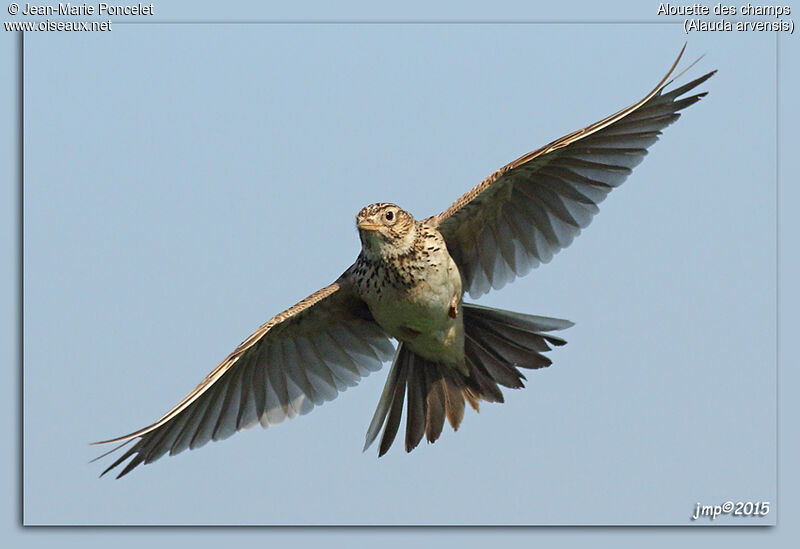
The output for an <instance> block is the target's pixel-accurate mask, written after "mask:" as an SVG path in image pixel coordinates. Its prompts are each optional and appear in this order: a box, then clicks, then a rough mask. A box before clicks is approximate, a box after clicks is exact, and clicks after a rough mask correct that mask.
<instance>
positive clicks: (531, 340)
mask: <svg viewBox="0 0 800 549" xmlns="http://www.w3.org/2000/svg"><path fill="white" fill-rule="evenodd" d="M462 311H463V315H464V332H465V334H464V335H465V341H464V354H465V363H466V367H467V371H468V374H466V375H465V374H463V373H462V372H460V371H458V370H456V369H455V368H452V367H449V366H447V365H444V364H438V363H435V362H431V361H429V360H427V359H425V358H422V357H420V356H419V355H416V354H414V353H413V352H412V351H410V350H409V349H408V348H407V347H406V346H405V345H403V344H402V343H401V344H400V345H399V346H398V348H397V354H396V355H395V360H394V363H393V364H392V368H391V370H390V372H389V376H388V377H387V380H386V386H385V387H384V390H383V394H382V395H381V399H380V401H379V402H378V407H377V409H376V410H375V415H374V416H373V418H372V422H371V423H370V426H369V429H368V430H367V438H366V444H365V445H364V450H366V449H367V448H368V447H369V446H370V445H371V444H372V442H373V441H374V440H375V439H376V438H377V436H378V433H379V432H380V430H381V428H382V427H383V435H382V436H381V442H380V447H379V450H378V455H379V456H382V455H383V454H385V453H386V452H387V451H388V450H389V448H390V447H391V445H392V443H393V442H394V439H395V437H396V436H397V432H398V430H399V427H400V420H401V415H402V409H403V404H404V402H405V403H406V437H405V447H406V451H407V452H410V451H411V450H413V449H414V448H416V447H417V446H418V445H419V443H420V442H421V441H422V436H423V434H424V435H425V437H426V438H427V440H428V442H435V441H436V440H437V439H438V438H439V436H440V435H441V434H442V430H443V429H444V421H445V418H447V421H448V423H450V426H451V427H452V428H453V430H458V427H459V425H460V424H461V421H462V420H463V418H464V409H465V402H466V403H468V404H469V405H470V406H471V407H472V408H473V409H475V410H476V411H477V410H479V403H480V401H481V400H485V401H487V402H503V393H502V391H501V390H500V387H499V385H503V386H505V387H509V388H514V389H516V388H520V387H524V384H523V380H524V379H525V376H524V375H522V373H521V372H520V371H519V370H518V368H528V369H538V368H544V367H547V366H549V365H550V364H551V363H552V361H551V360H550V359H549V358H548V357H546V356H544V355H543V354H542V353H544V352H547V351H550V350H551V349H552V348H553V347H556V346H561V345H564V344H565V343H566V341H565V340H563V339H562V338H560V337H557V336H554V335H551V334H549V333H546V332H550V331H553V330H563V329H565V328H569V327H570V326H572V325H573V324H572V322H569V321H567V320H561V319H557V318H549V317H544V316H534V315H526V314H522V313H514V312H510V311H501V310H499V309H491V308H488V307H480V306H478V305H467V304H464V305H463V307H462ZM406 393H407V395H408V399H407V401H406V399H405V394H406Z"/></svg>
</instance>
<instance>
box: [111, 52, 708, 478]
mask: <svg viewBox="0 0 800 549" xmlns="http://www.w3.org/2000/svg"><path fill="white" fill-rule="evenodd" d="M685 49H686V46H685V45H684V47H683V49H682V50H681V52H680V54H679V55H678V58H677V59H676V60H675V62H674V63H673V64H672V67H671V68H670V70H669V71H668V73H667V75H666V76H664V78H663V79H662V80H661V81H660V82H659V83H658V85H657V86H656V87H655V88H654V89H653V90H652V91H651V92H650V93H648V94H647V95H646V96H645V97H644V98H643V99H641V100H639V101H637V102H636V103H634V104H632V105H630V106H629V107H626V108H624V109H622V110H620V111H618V112H616V113H614V114H612V115H610V116H608V117H606V118H603V119H602V120H600V121H599V122H595V123H594V124H591V125H589V126H586V127H585V128H582V129H580V130H577V131H574V132H572V133H570V134H568V135H565V136H564V137H561V138H559V139H556V140H555V141H553V142H551V143H549V144H547V145H545V146H544V147H542V148H540V149H537V150H535V151H533V152H530V153H528V154H525V155H523V156H521V157H520V158H518V159H517V160H514V161H513V162H511V163H510V164H507V165H506V166H503V167H502V168H500V169H499V170H497V171H496V172H494V173H493V174H491V175H490V176H489V177H488V178H486V179H485V180H484V181H482V182H481V183H480V184H478V185H477V186H476V187H474V188H473V189H471V190H470V191H469V192H467V193H466V194H464V195H463V196H461V197H460V198H459V199H458V200H456V201H455V202H454V203H453V204H452V205H451V206H450V207H449V208H447V209H446V210H444V211H443V212H441V213H439V214H437V215H434V216H432V217H428V218H427V219H423V220H417V219H415V218H414V216H412V215H411V214H410V213H409V212H407V211H405V210H403V209H402V208H400V207H399V206H396V205H394V204H389V203H378V204H371V205H369V206H366V207H365V208H363V209H362V210H361V211H360V212H359V213H358V215H357V216H356V226H357V228H358V235H359V238H360V240H361V252H360V253H359V255H358V257H357V258H356V260H355V263H353V265H352V266H350V267H349V268H348V269H347V270H346V271H345V272H344V273H343V274H342V275H341V276H340V277H339V278H337V279H336V281H334V282H333V283H332V284H330V285H328V286H325V287H324V288H322V289H321V290H319V291H317V292H315V293H313V294H311V295H310V296H308V297H307V298H305V299H303V300H302V301H300V302H299V303H297V304H296V305H294V306H292V307H289V308H288V309H286V310H285V311H283V312H282V313H280V314H278V315H276V316H274V317H273V318H272V319H270V320H269V321H268V322H267V323H265V324H263V325H262V326H261V327H259V328H258V329H257V330H256V331H255V332H254V333H253V334H252V335H250V336H249V337H248V338H247V339H245V340H244V341H243V342H242V343H241V344H239V346H238V347H236V349H235V350H234V351H233V352H232V353H231V354H230V355H228V356H227V357H226V358H225V359H224V360H223V361H222V362H221V363H219V365H217V367H216V368H214V369H213V370H212V371H211V372H210V373H209V374H208V375H207V376H206V377H205V378H204V379H203V380H202V381H201V382H200V384H199V385H197V387H195V388H194V389H193V390H192V391H191V392H190V393H189V394H188V395H186V396H185V397H184V398H183V399H182V400H181V401H180V402H178V404H176V405H175V406H174V407H173V408H172V409H171V410H169V411H168V412H167V413H166V414H165V415H164V416H163V417H161V418H160V419H159V420H158V421H156V422H155V423H153V424H151V425H149V426H147V427H144V428H142V429H139V430H138V431H134V432H132V433H130V434H128V435H125V436H121V437H118V438H114V439H111V440H106V441H102V442H98V443H95V444H106V443H114V442H118V443H119V442H121V443H123V444H122V445H120V446H117V447H116V448H114V449H113V450H111V451H110V452H107V453H106V454H104V455H107V454H108V453H111V452H113V451H114V450H117V449H119V448H121V447H122V446H125V445H126V444H128V443H131V442H134V444H133V445H132V446H131V447H130V448H128V449H127V451H125V452H124V453H123V454H122V455H121V456H120V457H119V459H117V460H116V461H114V462H113V463H112V464H111V465H110V466H109V467H108V468H107V469H105V471H103V473H102V474H101V476H102V475H104V474H105V473H107V472H108V471H110V470H112V469H114V468H115V467H117V466H119V465H121V464H122V463H124V462H125V461H126V460H127V459H128V458H131V459H130V461H129V462H128V463H127V464H125V466H124V467H123V468H122V470H121V471H120V472H119V475H118V477H117V478H119V477H121V476H123V475H125V474H127V473H129V472H130V471H131V470H133V469H134V468H136V467H137V466H138V465H140V464H143V463H151V462H153V461H155V460H157V459H158V458H160V457H162V456H163V455H164V454H166V453H169V454H170V455H173V454H177V453H179V452H182V451H183V450H186V449H187V448H192V449H194V448H198V447H200V446H203V445H204V444H205V443H207V442H208V441H209V440H221V439H224V438H227V437H229V436H231V435H232V434H234V433H235V432H237V431H240V430H243V429H247V428H249V427H252V426H254V425H256V424H258V423H260V424H261V425H262V426H264V427H267V426H270V425H277V424H279V423H281V422H282V421H284V420H285V419H287V418H289V419H291V418H293V417H295V416H297V415H302V414H306V413H308V412H310V411H311V410H312V409H313V408H314V407H315V406H319V405H321V404H323V403H324V402H327V401H329V400H332V399H334V398H336V396H337V395H338V394H339V393H340V392H341V391H344V390H345V389H346V388H347V387H352V386H355V385H356V384H357V383H358V382H359V380H360V379H361V378H362V377H365V376H367V375H369V374H370V373H371V372H374V371H377V370H379V369H380V368H381V366H382V364H383V363H384V362H385V361H388V360H389V359H390V358H392V356H394V359H393V362H392V366H391V369H390V370H389V374H388V376H387V379H386V384H385V386H384V389H383V393H382V394H381V396H380V399H379V401H378V405H377V409H376V410H375V414H374V416H373V418H372V421H371V423H370V424H369V427H368V429H367V436H366V443H365V446H364V450H366V449H367V448H368V447H369V446H370V445H371V444H372V443H373V442H374V441H375V440H376V439H377V437H378V435H381V438H380V443H379V450H378V452H379V456H380V455H383V454H385V453H386V452H387V450H388V449H389V447H390V446H391V445H392V443H393V441H394V439H395V437H396V435H397V432H398V430H399V428H400V424H401V416H402V414H403V407H404V405H405V408H406V414H405V415H406V431H405V449H406V451H408V452H410V451H411V450H413V449H414V448H415V447H417V445H418V444H419V443H420V441H421V440H422V438H423V436H424V437H426V438H427V440H428V441H429V442H434V441H436V440H437V439H438V438H439V436H440V435H441V433H442V429H443V427H444V422H445V418H446V419H447V420H448V422H449V423H450V425H451V426H452V428H453V429H454V430H456V429H458V427H459V425H460V424H461V421H462V418H463V416H464V410H465V404H468V405H469V406H470V407H472V408H474V409H475V410H478V408H479V405H480V402H481V401H487V402H503V393H502V391H501V390H500V386H503V387H508V388H515V389H516V388H520V387H523V380H524V379H525V376H524V375H523V374H522V373H521V372H520V370H519V369H520V368H526V369H537V368H543V367H547V366H549V365H550V364H551V360H550V359H549V358H548V357H547V356H545V354H544V353H546V352H548V351H550V350H552V347H553V346H560V345H564V344H565V343H566V342H565V341H564V339H562V338H560V337H558V336H556V335H554V334H553V333H552V332H554V331H558V330H563V329H565V328H568V327H569V326H571V325H572V323H571V322H569V321H566V320H561V319H556V318H548V317H543V316H534V315H530V314H523V313H516V312H509V311H503V310H499V309H492V308H488V307H482V306H479V305H473V304H468V303H465V302H464V300H463V298H464V294H465V293H467V292H468V293H469V294H470V296H471V297H472V298H476V297H479V296H481V295H483V294H485V293H487V292H488V291H489V290H490V289H500V288H502V287H503V286H504V285H505V284H506V283H508V282H510V281H511V280H513V279H514V278H516V277H518V276H523V275H525V274H527V273H528V272H529V271H530V270H531V269H532V268H534V267H537V266H539V265H540V264H541V263H547V262H549V261H550V260H551V259H552V257H553V255H554V254H555V253H557V252H558V251H559V250H561V249H562V248H565V247H566V246H568V245H569V244H570V243H571V242H572V240H573V239H574V238H575V237H576V236H577V235H578V234H579V233H580V231H581V229H583V228H584V227H586V226H587V225H589V223H590V222H591V220H592V217H593V216H594V215H595V214H596V213H597V212H598V204H600V202H602V201H603V199H605V197H606V195H608V193H610V192H611V190H612V189H614V188H615V187H617V186H619V185H620V184H621V183H622V182H623V181H625V179H626V178H627V177H628V176H629V175H630V174H631V171H632V169H633V168H634V167H635V166H636V165H637V164H639V162H641V161H642V160H643V158H644V156H645V154H647V149H648V148H649V147H650V146H651V145H653V144H654V143H655V142H656V141H657V140H658V138H659V136H660V135H661V130H663V129H664V128H666V127H667V126H669V125H670V124H672V123H673V122H674V121H675V120H677V119H678V117H679V116H680V114H679V111H681V110H683V109H685V108H686V107H688V106H690V105H692V104H694V103H696V102H697V101H698V100H700V98H702V97H703V96H705V95H706V93H694V94H693V95H687V94H688V93H689V92H692V91H693V90H694V89H695V88H696V87H697V86H699V85H700V84H702V83H703V82H705V81H706V80H708V79H709V78H710V77H711V76H712V75H713V74H714V72H716V71H712V72H710V73H708V74H706V75H704V76H701V77H700V78H697V79H696V80H693V81H691V82H689V83H688V84H685V85H683V86H680V87H677V88H675V89H672V90H670V91H667V90H666V89H665V88H666V87H667V86H669V84H671V82H672V81H673V80H674V79H673V80H670V78H671V77H672V75H673V73H674V71H675V69H676V68H677V66H678V63H679V61H680V59H681V57H682V55H683V52H684V50H685ZM687 70H688V69H687ZM684 72H685V71H684ZM679 76H680V75H679ZM676 78H677V77H676ZM392 339H394V340H396V341H397V342H398V345H397V349H396V350H395V349H394V346H393V345H392V343H391V340H392ZM100 457H103V456H100Z"/></svg>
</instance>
